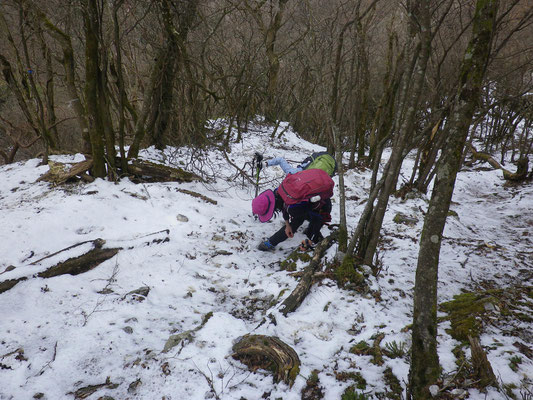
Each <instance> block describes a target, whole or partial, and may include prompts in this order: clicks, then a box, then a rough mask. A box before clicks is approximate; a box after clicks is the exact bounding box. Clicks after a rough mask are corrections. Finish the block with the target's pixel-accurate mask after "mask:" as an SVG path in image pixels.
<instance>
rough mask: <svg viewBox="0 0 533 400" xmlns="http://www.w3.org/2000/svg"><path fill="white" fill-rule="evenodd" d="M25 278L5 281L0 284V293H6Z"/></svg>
mask: <svg viewBox="0 0 533 400" xmlns="http://www.w3.org/2000/svg"><path fill="white" fill-rule="evenodd" d="M26 279H27V278H18V279H8V280H7V281H3V282H0V293H4V292H7V291H8V290H9V289H11V288H12V287H13V286H15V285H16V284H17V283H19V282H21V281H24V280H26Z"/></svg>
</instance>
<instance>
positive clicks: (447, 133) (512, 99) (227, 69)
mask: <svg viewBox="0 0 533 400" xmlns="http://www.w3.org/2000/svg"><path fill="white" fill-rule="evenodd" d="M0 37H1V38H2V40H0V63H1V68H2V75H1V78H0V165H2V164H10V163H13V162H16V161H20V160H25V159H29V158H36V157H38V158H40V159H42V162H43V164H46V163H48V157H49V156H50V155H56V154H74V153H81V154H83V155H84V156H85V159H86V160H85V161H84V162H82V163H80V164H79V169H78V170H77V171H76V173H78V175H80V176H81V178H82V179H83V180H85V181H94V180H95V179H96V178H104V179H107V180H110V181H119V180H120V179H122V178H123V177H126V176H128V177H131V176H134V175H137V176H146V175H149V174H150V173H151V172H153V171H148V170H147V168H149V167H147V166H146V165H138V164H136V163H135V160H136V159H137V157H138V155H139V151H140V150H141V149H144V148H147V147H150V146H154V147H155V148H156V149H159V150H161V149H164V148H165V147H167V146H174V147H184V146H187V147H189V148H193V149H195V151H197V153H198V154H201V153H202V151H204V150H207V149H217V150H219V151H220V152H221V153H222V154H224V155H225V157H226V159H227V160H228V161H229V162H230V160H229V156H228V153H229V151H230V149H231V144H233V143H238V142H239V141H240V140H241V132H245V131H246V130H247V129H248V125H249V124H250V123H252V122H254V121H258V120H261V121H262V123H263V124H266V125H268V126H269V127H271V128H273V129H272V137H273V138H274V137H276V138H281V137H283V135H284V133H285V130H284V129H283V126H284V125H283V122H287V123H289V124H290V126H291V127H292V128H293V129H294V131H295V132H298V134H299V135H300V136H301V137H302V138H304V139H305V140H307V141H309V142H312V143H315V144H318V145H321V146H324V147H325V148H327V150H328V152H330V153H331V154H335V155H336V157H337V161H338V163H339V171H338V175H339V181H338V182H339V183H338V187H339V193H340V194H339V197H340V204H339V207H340V224H339V229H338V233H337V234H338V237H336V238H335V240H336V241H337V242H338V246H339V251H338V255H339V257H338V265H337V266H336V268H337V270H336V273H337V276H340V277H341V278H340V280H341V281H342V280H354V279H355V280H357V277H355V278H354V276H355V275H354V274H357V272H354V271H355V270H356V268H355V270H354V265H355V266H357V265H370V266H373V265H376V257H377V254H376V252H377V248H378V243H379V241H380V238H381V236H380V233H381V228H382V224H383V220H384V217H385V213H386V211H387V208H388V205H389V201H390V198H391V196H393V195H395V196H397V197H402V196H403V197H404V196H406V195H407V194H408V193H410V192H413V191H415V192H420V193H423V194H426V193H428V192H431V200H430V202H429V206H428V211H427V213H426V214H425V219H424V228H423V230H422V234H421V237H420V243H419V244H420V249H419V254H418V265H417V272H416V286H415V289H414V303H413V305H414V312H413V328H412V335H413V336H412V342H413V344H412V348H411V360H410V372H409V385H408V386H409V390H408V396H409V398H415V399H425V398H428V397H427V396H428V388H429V387H430V386H431V384H433V383H435V382H436V381H437V380H438V379H439V373H440V372H439V371H440V369H439V360H438V357H437V342H436V333H435V332H436V325H437V315H436V313H437V311H436V310H437V293H436V290H437V289H436V286H437V279H438V278H437V277H438V263H439V251H440V246H441V239H442V232H443V230H444V225H445V222H446V217H447V216H448V212H449V208H450V203H451V198H452V194H453V189H454V184H455V179H456V176H457V173H458V171H459V170H460V168H461V167H462V166H463V165H464V162H465V159H466V158H468V159H469V160H482V161H484V162H487V163H488V164H487V165H490V166H491V168H496V169H498V170H501V173H502V174H503V177H504V179H505V180H506V181H509V182H511V183H515V184H523V183H524V182H525V183H526V184H527V182H530V181H531V180H532V178H533V172H532V171H531V165H530V163H529V158H530V157H531V153H532V152H533V41H532V38H533V7H532V6H531V0H476V1H472V0H423V1H416V0H402V1H399V0H327V1H325V0H156V1H152V0H47V1H36V0H2V1H1V2H0ZM220 119H223V120H224V121H225V124H224V128H223V129H222V128H220V126H219V125H214V124H212V123H211V121H214V120H220ZM384 151H388V152H389V151H390V157H389V158H388V160H385V161H386V162H384V163H383V157H382V156H383V154H384ZM413 153H414V154H415V162H414V166H413V168H412V171H411V174H410V176H408V177H406V178H405V177H403V178H401V177H400V170H401V168H402V165H403V161H404V159H405V157H406V156H407V155H408V154H413ZM388 154H389V153H388ZM343 155H344V162H342V161H343ZM236 167H237V169H239V168H238V166H236ZM363 168H366V169H368V170H371V171H372V174H371V176H372V177H371V186H370V191H369V195H368V199H364V200H365V207H364V210H363V211H362V212H361V214H360V216H359V219H358V220H356V221H354V220H351V221H350V220H348V221H347V217H346V211H345V202H346V188H345V187H344V179H343V176H344V173H345V172H346V171H348V170H353V169H363ZM191 172H194V173H195V174H197V175H198V176H201V177H203V178H207V179H209V178H210V177H209V176H208V175H209V172H208V171H206V170H202V168H201V165H200V167H199V168H196V169H195V170H194V171H191ZM241 172H242V173H244V172H243V171H242V170H241ZM158 173H160V172H158ZM183 173H185V172H183ZM71 177H72V175H71ZM246 179H248V180H249V181H250V183H251V184H253V183H254V182H253V179H254V178H253V177H250V178H246Z"/></svg>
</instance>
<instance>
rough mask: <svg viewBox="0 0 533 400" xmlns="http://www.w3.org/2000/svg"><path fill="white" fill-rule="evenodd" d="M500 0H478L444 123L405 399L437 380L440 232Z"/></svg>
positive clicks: (422, 395)
mask: <svg viewBox="0 0 533 400" xmlns="http://www.w3.org/2000/svg"><path fill="white" fill-rule="evenodd" d="M498 3H499V1H498V0H477V2H476V11H475V16H474V21H473V30H472V37H471V39H470V43H469V45H468V48H467V50H466V53H465V55H464V57H463V63H462V67H461V71H460V76H459V90H458V92H457V95H456V97H455V99H454V103H453V106H452V110H451V112H450V120H449V121H448V122H447V124H446V127H445V129H446V137H447V143H446V145H445V146H444V148H443V151H442V155H441V158H440V160H439V164H438V167H437V173H436V178H435V184H434V186H433V191H432V194H431V200H430V203H429V206H428V211H427V213H426V216H425V218H424V227H423V229H422V235H421V238H420V250H419V253H418V263H417V270H416V280H415V292H414V311H413V333H412V347H411V367H410V371H409V398H413V399H427V398H428V397H429V396H430V394H429V390H428V388H429V386H430V385H431V384H434V383H435V382H436V380H437V379H438V377H439V360H438V355H437V280H438V265H439V253H440V246H441V242H442V232H443V230H444V225H445V223H446V216H447V214H448V209H449V206H450V202H451V198H452V194H453V188H454V185H455V179H456V176H457V172H458V171H459V168H460V166H461V162H462V154H463V150H464V146H465V143H466V138H467V136H468V131H469V128H470V124H471V121H472V117H473V115H474V112H475V110H476V107H477V105H478V103H479V100H480V95H481V89H482V84H483V79H484V75H485V71H486V66H487V63H488V60H489V55H490V51H491V45H492V37H493V33H494V29H495V21H496V13H497V9H498Z"/></svg>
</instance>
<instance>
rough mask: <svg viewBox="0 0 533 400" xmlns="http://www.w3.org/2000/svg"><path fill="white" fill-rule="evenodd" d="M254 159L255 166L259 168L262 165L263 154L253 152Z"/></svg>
mask: <svg viewBox="0 0 533 400" xmlns="http://www.w3.org/2000/svg"><path fill="white" fill-rule="evenodd" d="M254 161H255V166H256V167H257V169H258V170H261V168H262V167H263V155H262V154H261V153H259V152H258V153H255V155H254Z"/></svg>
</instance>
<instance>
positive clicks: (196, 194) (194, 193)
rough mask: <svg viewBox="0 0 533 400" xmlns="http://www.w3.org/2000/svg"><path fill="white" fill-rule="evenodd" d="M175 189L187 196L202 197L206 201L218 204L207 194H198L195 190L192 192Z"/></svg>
mask: <svg viewBox="0 0 533 400" xmlns="http://www.w3.org/2000/svg"><path fill="white" fill-rule="evenodd" d="M177 191H178V192H180V193H184V194H188V195H189V196H192V197H196V198H198V199H202V200H203V201H205V202H206V203H211V204H215V205H217V204H218V203H217V201H216V200H213V199H211V198H209V197H207V196H204V195H203V194H200V193H197V192H193V191H192V190H187V189H177Z"/></svg>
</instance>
